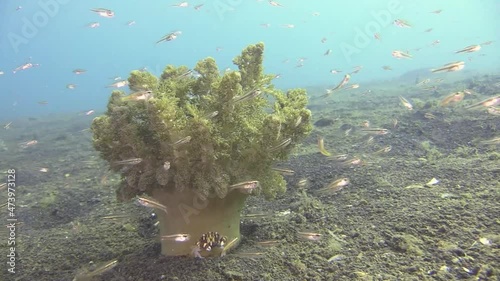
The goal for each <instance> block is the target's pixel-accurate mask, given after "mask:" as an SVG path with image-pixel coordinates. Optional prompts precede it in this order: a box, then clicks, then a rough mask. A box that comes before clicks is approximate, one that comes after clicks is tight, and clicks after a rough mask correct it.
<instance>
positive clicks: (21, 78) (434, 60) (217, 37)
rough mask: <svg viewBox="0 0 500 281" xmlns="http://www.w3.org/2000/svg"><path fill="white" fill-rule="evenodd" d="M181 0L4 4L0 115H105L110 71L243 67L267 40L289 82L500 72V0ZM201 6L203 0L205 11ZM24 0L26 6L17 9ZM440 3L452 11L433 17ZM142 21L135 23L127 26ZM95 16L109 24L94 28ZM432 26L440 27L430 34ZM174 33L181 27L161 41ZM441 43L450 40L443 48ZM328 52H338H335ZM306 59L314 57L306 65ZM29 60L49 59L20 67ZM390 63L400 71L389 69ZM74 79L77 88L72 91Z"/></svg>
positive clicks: (271, 69)
mask: <svg viewBox="0 0 500 281" xmlns="http://www.w3.org/2000/svg"><path fill="white" fill-rule="evenodd" d="M180 2H182V1H171V0H168V1H167V0H164V1H156V0H151V1H133V0H129V1H126V2H125V1H102V0H101V1H76V0H64V1H63V0H41V1H27V0H26V1H2V3H1V4H0V22H1V25H0V30H1V32H0V35H1V37H0V50H1V56H2V57H1V60H0V71H3V72H4V74H2V75H0V89H1V91H0V98H1V102H0V120H2V121H6V122H8V121H9V120H11V119H13V118H17V117H24V116H31V117H33V116H43V115H45V114H48V113H59V112H70V113H72V112H74V113H75V114H78V113H81V112H85V111H88V110H91V109H93V110H96V111H97V112H99V111H103V110H104V109H105V105H106V103H107V100H108V97H109V94H110V89H109V88H106V86H107V85H109V84H111V83H112V82H113V81H112V80H111V79H110V78H111V77H115V76H121V77H123V78H126V77H127V76H128V73H129V72H130V71H131V70H133V69H140V68H143V67H146V68H147V69H148V70H149V71H151V72H153V73H154V74H156V75H159V74H160V73H161V71H162V69H163V68H164V66H165V65H167V64H174V65H187V66H189V67H193V66H194V65H195V63H196V62H197V61H198V60H199V59H202V58H204V57H207V56H212V57H214V58H216V60H217V62H218V65H219V67H220V69H221V71H223V70H224V69H225V68H228V67H231V68H233V69H234V66H233V65H232V63H231V60H232V58H233V57H234V56H236V55H238V54H239V53H240V51H241V50H242V49H243V48H244V47H245V46H246V45H248V44H253V43H256V42H258V41H263V42H264V43H265V44H266V52H265V67H266V72H268V73H275V74H281V78H280V79H276V80H275V84H276V85H277V86H278V87H281V88H289V87H308V86H323V85H324V86H325V87H327V86H334V85H335V84H337V83H338V82H339V81H340V80H341V79H342V74H336V75H333V74H331V73H330V70H332V69H338V70H342V71H343V73H347V72H350V71H352V70H353V69H354V67H355V66H358V65H360V66H363V69H362V70H361V71H360V72H359V73H358V74H357V75H356V77H355V79H354V78H353V79H352V80H351V81H353V83H363V82H367V81H377V80H389V79H393V78H397V77H399V76H400V75H402V74H403V73H405V72H407V71H410V70H414V69H420V68H434V67H438V66H441V65H443V64H446V63H449V62H454V61H459V60H462V61H465V62H466V68H465V70H464V71H463V72H464V73H469V74H470V75H471V76H472V75H473V74H477V73H498V71H499V70H500V68H499V65H500V55H499V52H498V44H500V32H499V31H500V1H498V0H480V1H479V0H478V1H472V0H470V1H467V0H448V1H444V0H442V1H431V0H426V1H409V0H399V1H392V0H391V1H389V0H358V1H333V0H329V1H328V0H314V1H305V0H280V1H278V2H279V3H280V4H282V5H283V6H284V7H275V6H272V5H270V4H269V1H255V0H245V1H242V0H213V1H201V0H200V1H193V2H192V1H188V3H189V7H186V8H178V7H173V6H172V5H175V4H178V3H180ZM198 4H204V5H203V6H202V7H201V8H200V9H199V10H195V9H194V8H193V7H194V6H195V5H198ZM18 6H21V7H22V8H20V9H19V10H16V8H17V7H18ZM92 8H107V9H111V10H113V11H114V12H115V16H114V17H113V18H103V17H100V16H98V15H97V14H95V13H93V12H91V11H90V9H92ZM436 10H442V12H441V13H438V14H436V13H431V12H432V11H436ZM395 19H404V20H406V21H408V22H409V23H410V24H411V25H412V27H411V28H401V27H397V26H395V25H394V24H392V23H393V21H394V20H395ZM132 20H134V21H135V22H136V24H135V25H131V26H128V25H127V22H129V21H132ZM91 22H99V23H100V27H98V28H89V27H86V25H88V24H89V23H91ZM286 24H293V25H294V27H293V28H286V27H284V25H286ZM263 25H269V26H268V27H264V26H263ZM429 28H432V29H433V30H432V31H431V32H425V30H427V29H429ZM172 31H182V34H181V35H180V36H179V37H178V38H177V39H176V40H173V41H170V42H163V43H160V44H155V42H156V41H157V40H159V39H160V38H161V37H162V36H164V35H165V34H167V33H169V32H172ZM374 33H379V35H380V40H377V39H375V38H374ZM322 38H326V42H324V43H322V42H321V41H322ZM435 40H439V41H440V43H439V44H437V45H435V46H432V45H431V44H432V42H434V41H435ZM487 41H493V43H492V44H491V45H483V46H482V49H481V50H480V51H479V52H475V53H470V54H455V53H454V52H455V51H456V50H459V49H462V48H464V47H466V46H469V45H473V44H480V43H483V42H487ZM217 48H222V49H221V50H219V51H217ZM417 48H421V49H420V50H418V51H417V50H415V49H417ZM328 49H331V54H330V55H328V56H325V55H324V53H325V52H326V51H327V50H328ZM393 50H403V51H409V52H410V54H412V55H413V59H411V60H398V59H395V58H393V57H392V56H391V52H392V51H393ZM300 58H305V60H304V61H303V63H302V64H303V66H302V67H297V65H298V64H299V62H298V60H299V59H300ZM27 62H32V63H34V64H35V63H36V64H40V66H38V67H35V68H31V69H27V70H23V71H19V72H17V73H15V74H14V73H13V72H12V70H13V69H15V68H16V67H18V66H20V65H23V64H25V63H27ZM384 65H388V66H391V67H392V68H393V71H384V70H382V68H381V67H382V66H384ZM77 68H82V69H86V70H87V72H86V73H84V74H82V75H75V74H73V73H72V70H74V69H77ZM448 75H451V74H448ZM67 84H76V88H75V89H74V90H70V89H67V88H66V85H67ZM40 101H46V102H47V104H45V105H41V104H39V102H40ZM89 118H91V117H89Z"/></svg>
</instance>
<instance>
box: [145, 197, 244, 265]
mask: <svg viewBox="0 0 500 281" xmlns="http://www.w3.org/2000/svg"><path fill="white" fill-rule="evenodd" d="M246 196H247V195H245V194H242V193H240V192H237V191H233V192H230V193H229V194H227V196H226V197H225V198H223V199H220V198H218V197H215V198H208V199H206V200H204V198H203V197H202V196H200V195H199V194H197V193H195V192H194V191H192V190H186V191H183V192H177V191H175V192H168V191H165V190H161V189H155V190H154V191H153V194H152V197H153V198H154V199H155V200H157V201H158V202H159V203H161V204H163V205H165V206H167V210H168V213H165V212H163V211H157V214H158V219H159V222H160V235H161V236H165V235H174V234H181V233H182V234H188V235H189V237H190V239H189V240H188V241H184V242H178V241H175V240H174V239H166V240H162V241H161V253H162V254H163V255H166V256H181V255H193V248H195V247H196V243H197V242H198V241H199V239H200V238H201V236H202V235H203V234H206V233H208V232H218V233H219V234H220V235H221V236H225V237H226V238H227V240H226V244H227V243H229V242H230V241H232V240H233V239H234V238H238V240H237V242H239V241H240V240H241V239H239V238H240V212H241V210H242V209H243V207H244V203H245V198H246ZM237 244H238V243H234V244H232V245H231V247H233V246H235V245H237ZM221 251H222V248H220V247H214V249H212V250H211V251H206V250H203V249H201V251H200V254H201V255H202V256H214V255H220V254H221Z"/></svg>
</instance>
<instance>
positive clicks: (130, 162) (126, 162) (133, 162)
mask: <svg viewBox="0 0 500 281" xmlns="http://www.w3.org/2000/svg"><path fill="white" fill-rule="evenodd" d="M141 162H142V158H130V159H125V160H121V161H116V162H114V164H115V165H137V164H139V163H141Z"/></svg>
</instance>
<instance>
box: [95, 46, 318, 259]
mask: <svg viewBox="0 0 500 281" xmlns="http://www.w3.org/2000/svg"><path fill="white" fill-rule="evenodd" d="M263 54H264V44H263V43H258V44H255V45H249V46H247V47H246V48H245V49H244V50H243V51H242V53H241V55H239V56H237V57H236V58H234V59H233V63H234V64H235V65H236V66H237V67H238V70H234V71H226V72H224V73H223V74H220V72H219V69H218V67H217V65H216V62H215V60H214V59H213V58H210V57H209V58H206V59H203V60H201V61H199V62H198V63H197V64H196V66H195V67H194V69H193V70H190V69H188V68H187V67H185V66H180V67H175V66H173V65H168V66H166V68H165V69H164V70H163V73H162V74H161V76H160V77H159V78H157V77H155V76H154V75H153V74H151V73H148V72H145V71H132V72H131V74H130V77H129V78H128V82H129V87H130V89H131V90H132V91H135V92H134V93H131V94H129V95H125V93H124V92H123V91H118V90H115V91H113V92H112V94H111V97H110V99H109V103H108V106H107V111H106V113H105V114H104V115H102V116H99V117H97V118H95V119H94V120H93V122H92V126H91V129H92V132H93V144H94V147H95V149H96V150H98V151H99V152H100V155H101V157H102V158H103V159H105V160H106V161H107V162H109V164H110V167H111V169H112V170H114V171H116V172H119V173H121V176H122V181H121V183H120V186H119V187H118V189H117V197H118V199H119V200H122V201H123V200H130V199H132V198H134V197H136V196H138V195H142V194H146V195H147V196H149V197H150V198H151V200H154V202H157V203H159V204H161V205H163V206H165V207H166V209H165V210H164V211H159V212H157V214H158V219H159V222H160V234H161V236H162V237H163V238H164V239H162V242H161V243H162V253H163V254H164V255H169V256H177V255H189V254H191V253H194V254H195V255H198V256H209V255H215V254H219V253H220V252H221V251H225V250H227V249H224V247H226V246H227V247H233V246H236V245H237V244H238V242H239V241H240V240H241V239H239V238H240V229H239V227H240V212H241V210H242V209H243V207H244V203H245V199H246V198H247V196H249V195H257V194H263V195H264V196H265V197H266V198H269V199H271V198H274V197H275V196H276V195H277V194H279V193H282V192H284V191H285V181H284V179H283V177H282V175H281V174H280V173H279V172H278V171H276V170H273V169H271V168H272V167H273V165H274V164H275V163H277V162H279V161H282V160H285V159H286V158H287V156H289V154H290V153H291V151H292V149H293V148H294V147H295V145H296V144H298V143H300V142H301V141H302V140H303V139H304V138H305V137H306V136H307V135H308V134H309V133H310V131H311V130H312V125H311V122H310V120H311V112H310V111H309V110H308V109H307V108H306V105H307V93H306V91H305V90H303V89H292V90H289V91H287V92H286V93H284V92H282V91H281V90H278V89H276V88H275V87H274V85H273V84H272V80H273V78H274V77H275V76H274V75H270V74H264V73H263ZM124 160H125V161H124ZM214 249H219V250H214Z"/></svg>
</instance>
